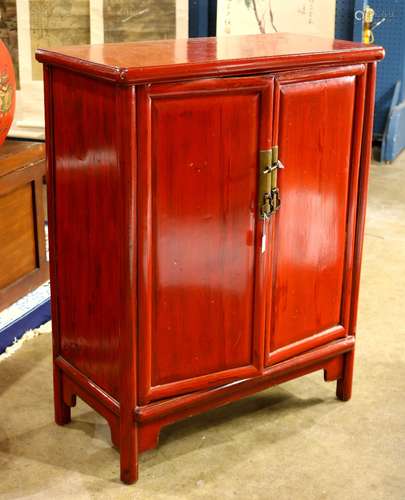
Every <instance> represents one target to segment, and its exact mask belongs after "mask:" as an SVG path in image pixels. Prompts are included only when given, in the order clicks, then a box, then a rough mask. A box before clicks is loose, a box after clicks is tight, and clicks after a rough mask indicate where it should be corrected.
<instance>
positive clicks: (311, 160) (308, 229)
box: [266, 65, 365, 363]
mask: <svg viewBox="0 0 405 500" xmlns="http://www.w3.org/2000/svg"><path fill="white" fill-rule="evenodd" d="M345 71H346V74H345V73H344V72H345ZM364 71H365V67H364V65H359V66H353V67H348V68H339V69H337V70H334V69H332V70H330V69H329V70H326V72H325V70H315V71H312V72H304V73H303V74H302V75H301V74H300V72H295V73H292V74H286V75H283V76H281V77H280V78H279V79H277V86H276V94H278V95H276V103H277V111H276V114H277V116H275V120H276V121H277V124H276V126H275V128H274V130H275V131H276V130H277V137H275V142H277V143H278V145H279V156H280V159H281V161H282V162H283V165H284V167H285V168H284V170H282V171H280V173H279V187H280V192H281V193H282V195H281V197H282V209H281V210H280V212H279V213H277V214H276V216H275V217H274V218H273V221H272V232H273V234H272V249H273V250H272V255H271V261H272V278H271V289H270V292H269V293H270V298H269V303H270V304H271V306H270V307H271V309H270V311H269V317H268V324H269V330H268V335H267V342H266V346H267V347H266V349H267V352H268V353H269V358H268V362H269V363H275V362H278V361H280V360H282V359H285V358H288V357H289V356H291V355H292V353H293V352H294V353H298V352H300V351H302V350H306V349H310V348H313V347H316V346H317V345H320V344H322V343H324V342H325V341H331V340H333V339H335V338H338V337H341V336H344V335H345V334H347V321H346V320H343V318H342V307H343V304H344V301H345V300H346V297H347V296H349V292H350V290H346V288H345V287H343V283H344V280H345V279H346V278H347V276H349V274H350V271H351V268H352V255H351V254H350V252H349V253H348V254H347V255H346V257H345V249H346V248H352V246H353V241H354V240H353V235H352V232H353V228H354V221H353V217H354V214H355V210H356V206H355V204H354V205H353V203H352V202H351V200H352V199H355V198H356V196H357V183H356V179H357V173H358V166H359V157H358V152H359V150H360V148H359V144H360V140H361V133H362V118H361V117H362V108H360V109H358V105H356V103H362V102H364V85H362V84H358V83H357V80H358V79H360V82H363V80H364V78H363V75H364ZM356 92H357V94H356ZM337 103H338V109H339V111H337V107H336V106H337ZM275 133H276V132H275ZM293 214H296V215H298V214H299V215H298V216H296V215H293ZM347 281H350V280H347ZM332 290H333V292H332V293H331V291H332Z"/></svg>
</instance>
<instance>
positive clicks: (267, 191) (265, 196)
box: [259, 146, 284, 219]
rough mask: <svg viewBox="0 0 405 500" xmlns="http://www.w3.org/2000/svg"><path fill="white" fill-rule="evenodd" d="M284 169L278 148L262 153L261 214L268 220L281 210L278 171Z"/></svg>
mask: <svg viewBox="0 0 405 500" xmlns="http://www.w3.org/2000/svg"><path fill="white" fill-rule="evenodd" d="M279 168H284V166H283V164H282V163H281V162H280V161H279V159H278V146H274V147H273V148H272V149H267V150H263V151H260V181H259V213H260V217H262V219H268V218H269V217H270V216H271V214H273V213H274V212H276V211H277V210H278V209H279V208H280V195H279V189H278V187H277V170H278V169H279Z"/></svg>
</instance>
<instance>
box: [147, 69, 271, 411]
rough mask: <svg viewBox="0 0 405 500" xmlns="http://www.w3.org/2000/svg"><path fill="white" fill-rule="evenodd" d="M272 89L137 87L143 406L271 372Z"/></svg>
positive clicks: (260, 84)
mask: <svg viewBox="0 0 405 500" xmlns="http://www.w3.org/2000/svg"><path fill="white" fill-rule="evenodd" d="M272 90H273V80H272V79H271V78H264V77H263V78H262V77H252V78H250V77H248V78H228V79H210V80H203V81H197V82H187V83H175V84H156V85H151V86H150V85H149V86H145V87H144V88H142V89H140V91H139V92H138V94H137V95H138V123H139V124H140V125H139V126H140V130H139V131H138V132H139V133H138V138H139V140H138V148H139V156H138V159H139V166H138V172H139V177H138V185H139V189H138V221H139V229H138V236H139V253H138V255H139V268H138V271H139V283H138V285H139V286H138V290H139V297H138V300H139V304H138V307H139V318H140V319H139V336H138V339H139V346H138V352H139V396H140V402H141V403H145V402H147V401H150V400H154V399H160V398H164V397H167V396H171V395H174V394H181V393H185V392H190V391H193V390H198V389H201V388H204V387H209V386H214V385H218V384H221V383H224V382H226V381H231V380H235V379H238V378H244V377H249V376H253V375H255V374H257V373H259V372H260V370H261V369H262V366H263V359H264V350H263V347H264V314H265V293H264V287H265V285H264V283H265V282H264V278H263V265H264V264H263V260H264V259H263V257H262V254H261V251H260V240H261V236H262V235H261V224H262V222H261V221H260V219H259V218H258V216H257V183H258V182H257V181H258V179H257V177H258V156H259V150H260V149H266V148H268V147H269V145H270V142H271V130H270V123H271V120H270V112H271V109H272Z"/></svg>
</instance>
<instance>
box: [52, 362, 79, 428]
mask: <svg viewBox="0 0 405 500" xmlns="http://www.w3.org/2000/svg"><path fill="white" fill-rule="evenodd" d="M53 401H54V407H55V422H56V423H57V424H58V425H65V424H68V423H69V422H70V406H69V405H67V404H66V403H65V400H64V391H63V377H62V371H61V370H60V369H59V368H58V367H57V366H55V365H54V367H53ZM72 406H74V404H72Z"/></svg>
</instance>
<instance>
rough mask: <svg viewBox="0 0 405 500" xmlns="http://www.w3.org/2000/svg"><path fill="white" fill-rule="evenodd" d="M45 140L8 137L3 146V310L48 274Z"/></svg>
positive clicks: (0, 178)
mask: <svg viewBox="0 0 405 500" xmlns="http://www.w3.org/2000/svg"><path fill="white" fill-rule="evenodd" d="M44 173H45V154H44V148H43V144H40V143H39V144H38V143H30V142H26V141H12V140H7V141H6V142H5V143H4V145H3V146H2V148H1V149H0V310H2V309H4V308H5V307H7V306H9V305H10V304H12V303H13V302H15V301H16V300H18V299H20V298H21V297H23V296H24V295H26V294H27V293H29V292H30V291H32V290H33V289H35V288H36V287H38V286H39V285H40V284H41V283H43V282H45V281H46V280H47V278H48V263H47V262H46V256H45V228H44V206H43V190H42V180H43V176H44Z"/></svg>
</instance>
